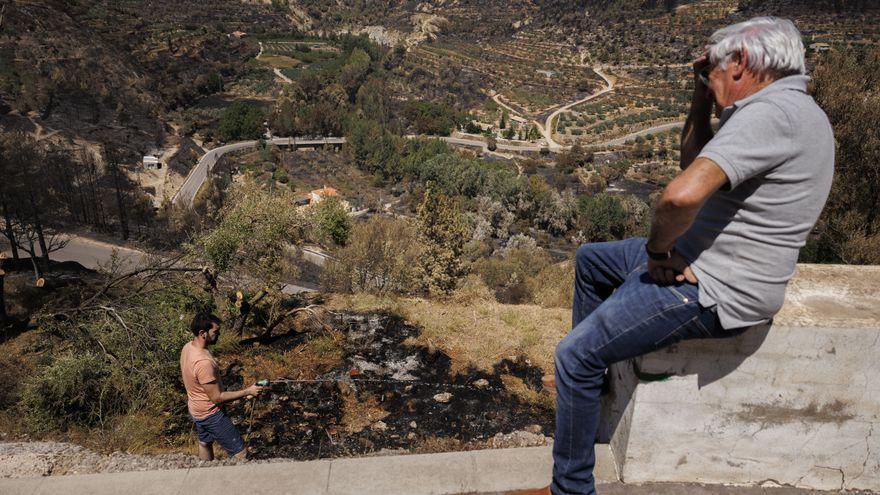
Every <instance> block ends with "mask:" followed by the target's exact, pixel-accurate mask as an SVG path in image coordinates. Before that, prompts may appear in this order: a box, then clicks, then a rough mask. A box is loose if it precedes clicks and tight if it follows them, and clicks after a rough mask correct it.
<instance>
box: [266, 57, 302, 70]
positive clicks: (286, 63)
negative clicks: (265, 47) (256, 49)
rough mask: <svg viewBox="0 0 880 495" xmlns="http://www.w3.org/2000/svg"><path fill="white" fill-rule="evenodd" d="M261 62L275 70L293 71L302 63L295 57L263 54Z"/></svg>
mask: <svg viewBox="0 0 880 495" xmlns="http://www.w3.org/2000/svg"><path fill="white" fill-rule="evenodd" d="M260 62H263V63H264V64H266V65H268V66H270V67H273V68H275V69H292V68H294V67H296V66H297V65H299V64H300V63H301V62H300V61H299V60H297V59H295V58H293V57H287V56H284V55H266V54H263V55H262V56H261V57H260Z"/></svg>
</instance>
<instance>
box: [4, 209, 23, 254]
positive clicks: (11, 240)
mask: <svg viewBox="0 0 880 495" xmlns="http://www.w3.org/2000/svg"><path fill="white" fill-rule="evenodd" d="M3 220H4V221H5V222H6V233H5V235H6V238H7V239H9V246H10V248H11V249H12V259H14V260H15V261H16V262H18V261H19V259H20V258H19V256H18V244H17V243H16V242H15V234H13V233H12V215H10V214H9V206H8V205H7V204H6V202H5V201H4V202H3Z"/></svg>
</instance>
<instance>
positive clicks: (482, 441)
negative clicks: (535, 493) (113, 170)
mask: <svg viewBox="0 0 880 495" xmlns="http://www.w3.org/2000/svg"><path fill="white" fill-rule="evenodd" d="M326 323H328V324H329V325H330V326H331V327H332V328H333V329H334V330H335V331H337V332H339V333H340V335H341V341H340V342H339V344H340V346H341V348H342V359H341V360H340V362H339V364H338V365H337V366H334V367H333V369H332V370H330V371H329V372H327V373H324V374H322V375H320V376H317V377H315V378H316V379H315V380H309V381H303V382H300V381H292V380H288V381H285V380H279V381H275V382H273V384H272V385H271V391H270V392H267V393H264V394H263V395H262V396H261V397H260V398H259V399H258V400H256V401H253V402H252V401H246V400H242V401H236V402H234V403H232V404H228V405H227V406H226V407H225V410H226V412H227V414H229V415H230V417H232V419H233V421H234V422H235V423H236V424H237V425H238V428H239V431H240V432H241V434H242V436H243V437H245V438H246V440H247V442H248V444H249V447H250V449H251V454H252V460H250V461H237V460H234V459H221V460H216V461H213V462H204V461H200V460H199V459H198V458H197V457H196V456H195V452H193V453H191V454H182V453H175V454H161V455H139V454H130V453H124V452H114V453H111V454H105V453H99V452H94V451H91V450H89V449H86V448H84V447H81V446H79V445H74V444H70V443H61V442H0V477H29V476H52V475H67V474H87V473H99V472H120V471H145V470H155V469H180V468H195V467H203V466H217V465H228V464H237V463H240V462H276V461H283V460H312V459H319V458H333V457H345V456H362V455H386V454H401V453H421V452H434V451H442V450H469V449H483V448H510V447H526V446H536V445H546V444H549V443H551V442H552V439H551V438H550V437H548V436H545V434H546V435H550V434H551V432H552V431H553V420H554V412H553V408H552V399H550V398H549V397H548V396H546V392H542V391H541V380H540V379H541V375H542V371H541V370H540V369H539V368H537V367H535V366H532V365H531V364H530V363H529V362H528V361H527V360H525V359H523V358H509V359H504V360H501V361H500V362H498V363H497V364H496V365H495V366H494V368H493V370H492V372H491V373H490V372H486V371H480V370H476V369H470V370H467V371H465V372H463V373H456V374H452V373H451V372H450V359H449V357H448V356H447V355H446V354H444V353H443V352H442V351H440V350H437V349H428V348H426V347H423V346H418V345H409V344H407V343H405V341H407V339H409V338H410V337H416V336H418V335H419V332H420V330H419V328H418V327H416V326H413V325H410V324H408V323H407V322H406V321H404V320H403V319H401V318H400V317H397V316H395V315H390V314H384V313H378V314H376V313H370V314H352V313H341V314H336V315H335V316H333V317H332V320H331V321H327V322H326ZM317 337H320V332H307V333H299V334H291V335H283V336H280V337H277V338H276V339H275V340H274V341H273V342H270V343H269V344H268V345H264V346H262V348H263V349H264V351H263V352H273V351H274V352H277V351H283V350H288V349H291V348H293V347H295V346H296V345H299V344H302V343H304V342H306V341H308V340H309V339H313V338H317ZM244 371H245V370H244V369H243V368H242V366H241V365H239V364H237V363H232V365H230V366H228V367H227V369H226V370H225V373H224V383H226V385H227V387H229V388H230V389H235V388H238V387H240V386H242V384H243V381H244V380H243V377H242V375H243V372H244ZM274 378H278V377H274ZM288 378H289V379H295V378H296V377H288ZM511 380H512V381H513V383H516V384H517V385H518V390H516V391H514V390H509V389H508V387H507V386H506V385H505V383H507V384H510V383H511ZM523 396H525V397H527V398H529V400H524V399H523ZM191 427H192V425H191V423H190V422H189V421H188V419H187V418H182V419H181V420H180V421H179V422H178V425H177V427H176V428H178V429H184V430H188V429H191ZM249 431H250V433H248V432H249ZM219 450H220V448H219V446H215V451H219Z"/></svg>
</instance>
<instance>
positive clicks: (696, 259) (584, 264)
mask: <svg viewBox="0 0 880 495" xmlns="http://www.w3.org/2000/svg"><path fill="white" fill-rule="evenodd" d="M805 72H806V70H805V67H804V46H803V42H802V41H801V36H800V33H799V32H798V30H797V28H796V27H795V26H794V24H793V23H792V22H791V21H788V20H784V19H777V18H768V17H762V18H755V19H751V20H749V21H746V22H743V23H740V24H735V25H732V26H729V27H726V28H723V29H721V30H719V31H717V32H715V33H714V34H713V35H712V37H711V44H710V46H709V47H708V50H707V53H706V54H705V55H703V56H702V57H700V58H699V59H697V60H696V62H695V63H694V80H695V83H696V86H695V89H694V94H693V100H692V102H691V110H690V114H689V116H688V119H687V122H686V123H685V126H684V130H683V133H682V141H681V168H682V169H683V172H682V173H681V174H679V175H678V177H676V178H675V180H673V181H672V182H671V183H670V184H669V185H668V186H667V187H666V189H665V190H664V191H663V194H662V196H661V198H660V200H659V202H658V204H657V207H656V210H655V212H654V220H653V224H652V226H651V234H650V237H649V238H648V239H643V238H636V239H628V240H624V241H619V242H608V243H598V244H587V245H584V246H581V247H580V248H579V249H578V251H577V261H576V263H577V265H576V275H575V282H574V283H575V296H574V307H573V310H572V330H571V332H570V333H569V334H568V336H566V337H565V339H563V340H562V342H560V344H559V346H558V347H557V348H556V376H555V386H556V390H557V399H556V437H555V441H554V444H553V459H554V466H553V484H552V485H551V486H550V487H547V488H544V489H540V490H531V491H526V492H520V493H523V494H525V493H534V494H538V493H543V494H548V493H553V494H555V495H568V494H578V495H581V494H595V493H596V491H595V486H594V480H593V466H594V464H595V454H594V443H595V441H596V435H597V431H598V427H599V395H600V392H601V388H602V381H603V376H604V375H605V371H606V369H607V368H608V366H609V365H611V364H613V363H616V362H619V361H622V360H626V359H630V358H634V357H636V356H640V355H643V354H646V353H649V352H653V351H656V350H658V349H661V348H663V347H665V346H668V345H670V344H673V343H676V342H678V341H681V340H685V339H698V338H721V337H730V336H733V335H737V334H740V333H742V332H744V331H745V330H747V329H748V328H750V327H751V326H753V325H756V324H760V323H764V322H767V321H769V319H770V318H771V317H773V315H774V314H776V312H777V311H778V310H779V309H780V307H781V306H782V303H783V298H784V294H785V287H786V284H787V283H788V280H789V279H790V278H791V277H792V275H793V274H794V269H795V263H796V262H797V259H798V252H799V250H800V248H801V247H802V246H803V245H804V243H805V242H806V239H807V235H808V234H809V232H810V230H811V229H812V228H813V225H814V224H815V222H816V220H817V219H818V217H819V214H820V213H821V211H822V207H823V206H824V204H825V200H826V199H827V197H828V193H829V190H830V188H831V179H832V174H833V168H834V138H833V136H832V132H831V125H830V124H829V122H828V119H827V117H826V116H825V114H824V112H823V111H822V110H821V109H820V108H819V107H818V106H817V105H816V103H815V102H814V101H813V99H812V98H811V97H810V96H809V95H808V94H807V81H808V79H809V78H808V77H807V76H805V75H804V74H805ZM713 101H714V103H715V114H716V115H717V116H718V117H719V119H720V125H719V129H718V132H717V133H716V134H714V135H713V131H712V127H711V125H710V119H711V116H712V103H713Z"/></svg>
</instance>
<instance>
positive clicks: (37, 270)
mask: <svg viewBox="0 0 880 495" xmlns="http://www.w3.org/2000/svg"><path fill="white" fill-rule="evenodd" d="M28 246H29V247H30V248H31V251H30V253H31V265H33V266H34V280H40V279H41V278H43V271H42V270H41V269H40V264H39V263H37V257H36V255H37V250H36V248H35V247H34V240H33V239H32V238H31V237H28Z"/></svg>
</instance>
